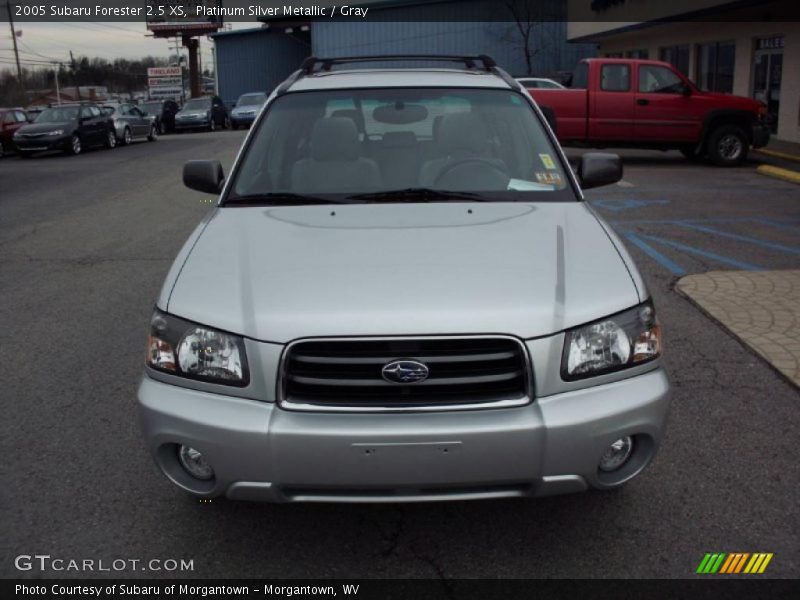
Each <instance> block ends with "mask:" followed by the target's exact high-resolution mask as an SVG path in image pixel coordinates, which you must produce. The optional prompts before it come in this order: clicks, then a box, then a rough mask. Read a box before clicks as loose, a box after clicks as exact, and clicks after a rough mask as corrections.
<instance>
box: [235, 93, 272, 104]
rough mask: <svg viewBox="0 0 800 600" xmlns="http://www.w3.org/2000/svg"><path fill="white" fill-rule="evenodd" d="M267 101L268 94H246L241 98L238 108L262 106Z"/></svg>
mask: <svg viewBox="0 0 800 600" xmlns="http://www.w3.org/2000/svg"><path fill="white" fill-rule="evenodd" d="M266 101H267V95H266V94H245V95H244V96H242V97H241V98H239V100H238V102H236V106H261V105H262V104H264V102H266Z"/></svg>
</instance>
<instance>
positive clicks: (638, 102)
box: [636, 98, 650, 106]
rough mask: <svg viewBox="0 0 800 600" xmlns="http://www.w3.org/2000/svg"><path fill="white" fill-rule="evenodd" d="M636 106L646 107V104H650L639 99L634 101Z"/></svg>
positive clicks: (645, 100)
mask: <svg viewBox="0 0 800 600" xmlns="http://www.w3.org/2000/svg"><path fill="white" fill-rule="evenodd" d="M636 104H638V105H639V106H647V105H648V104H650V100H647V99H646V98H639V99H638V100H637V101H636Z"/></svg>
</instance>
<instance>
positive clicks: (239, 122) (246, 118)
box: [231, 113, 256, 127]
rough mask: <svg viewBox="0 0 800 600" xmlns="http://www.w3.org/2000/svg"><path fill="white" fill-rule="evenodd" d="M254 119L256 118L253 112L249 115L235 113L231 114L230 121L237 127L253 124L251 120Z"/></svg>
mask: <svg viewBox="0 0 800 600" xmlns="http://www.w3.org/2000/svg"><path fill="white" fill-rule="evenodd" d="M255 120H256V115H255V113H253V114H250V115H237V114H232V115H231V123H232V124H233V125H235V126H237V127H244V126H250V125H252V124H253V121H255Z"/></svg>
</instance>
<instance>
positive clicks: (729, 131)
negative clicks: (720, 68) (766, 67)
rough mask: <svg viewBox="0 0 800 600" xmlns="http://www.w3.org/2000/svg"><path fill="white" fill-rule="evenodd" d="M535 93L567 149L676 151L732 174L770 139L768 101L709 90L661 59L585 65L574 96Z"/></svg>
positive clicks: (559, 92) (563, 92) (578, 75)
mask: <svg viewBox="0 0 800 600" xmlns="http://www.w3.org/2000/svg"><path fill="white" fill-rule="evenodd" d="M530 93H531V95H532V96H533V98H534V100H536V102H537V103H538V104H539V106H540V107H541V109H542V111H543V112H544V113H545V115H547V117H548V120H549V121H550V122H551V124H553V126H554V127H555V129H556V134H557V135H558V139H559V140H560V141H561V143H562V144H565V145H581V146H591V147H601V148H606V147H607V148H611V147H630V148H656V149H660V150H670V149H677V150H680V151H681V152H682V153H683V154H684V155H685V156H687V157H688V158H698V157H700V156H704V155H708V157H709V158H710V159H711V161H712V162H713V163H714V164H716V165H719V166H722V167H730V166H736V165H740V164H742V162H744V160H745V159H746V158H747V154H748V150H749V148H750V146H753V147H756V148H759V147H761V146H765V145H766V144H767V143H768V142H769V138H770V129H769V125H768V124H767V123H766V122H765V121H764V117H765V115H766V114H767V107H766V105H765V104H764V103H763V102H759V101H757V100H753V99H751V98H743V97H740V96H732V95H730V94H719V93H712V92H705V91H702V90H700V89H698V87H697V86H696V85H694V83H692V82H691V81H690V80H689V79H687V78H686V77H685V76H684V75H683V74H682V73H681V72H680V71H678V70H677V69H675V67H673V66H672V65H671V64H669V63H666V62H661V61H657V60H635V59H613V58H590V59H585V60H583V61H581V62H580V63H579V64H578V67H577V68H576V70H575V73H574V75H573V77H572V88H571V89H565V90H545V89H532V90H531V91H530Z"/></svg>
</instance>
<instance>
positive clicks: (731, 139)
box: [708, 125, 750, 167]
mask: <svg viewBox="0 0 800 600" xmlns="http://www.w3.org/2000/svg"><path fill="white" fill-rule="evenodd" d="M749 149H750V140H749V139H748V138H747V134H746V133H745V131H744V129H742V128H741V127H739V126H738V125H722V126H720V127H717V128H716V129H715V130H714V131H712V132H711V135H709V136H708V157H709V158H710V159H711V162H713V163H714V164H715V165H717V166H719V167H736V166H738V165H740V164H742V163H743V162H744V160H745V159H746V158H747V152H748V150H749Z"/></svg>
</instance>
